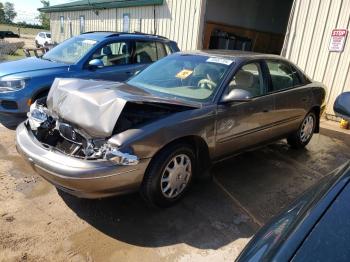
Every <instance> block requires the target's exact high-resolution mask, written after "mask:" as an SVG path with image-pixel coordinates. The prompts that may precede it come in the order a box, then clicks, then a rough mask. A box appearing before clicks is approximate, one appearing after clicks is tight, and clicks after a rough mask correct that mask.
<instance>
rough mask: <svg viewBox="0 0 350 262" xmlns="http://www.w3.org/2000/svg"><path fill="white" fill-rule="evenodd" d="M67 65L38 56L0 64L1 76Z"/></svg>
mask: <svg viewBox="0 0 350 262" xmlns="http://www.w3.org/2000/svg"><path fill="white" fill-rule="evenodd" d="M60 67H67V68H68V65H65V64H62V63H55V62H51V61H48V60H44V59H39V58H36V57H30V58H24V59H21V60H17V61H11V62H5V63H1V64H0V77H2V76H6V75H12V74H19V73H25V72H29V71H37V70H43V69H52V68H60Z"/></svg>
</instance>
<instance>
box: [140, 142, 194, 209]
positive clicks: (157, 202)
mask: <svg viewBox="0 0 350 262" xmlns="http://www.w3.org/2000/svg"><path fill="white" fill-rule="evenodd" d="M195 159H196V157H195V154H194V151H193V149H192V147H191V146H189V145H187V144H173V145H170V146H168V147H166V148H165V149H163V150H162V151H160V153H159V154H157V155H156V156H155V158H154V159H153V160H152V162H151V164H150V166H149V167H148V169H147V171H146V173H145V176H144V179H143V182H142V184H141V188H140V193H141V196H142V197H143V198H144V199H145V200H146V202H147V203H148V204H150V205H151V206H155V207H169V206H171V205H173V204H175V203H176V202H177V201H179V200H180V199H181V198H182V197H183V196H184V194H185V193H186V191H187V189H188V188H189V186H190V184H191V182H192V178H193V176H194V174H195V168H196V163H195ZM175 161H176V163H177V165H179V167H178V168H175V166H176V165H175ZM167 168H168V170H169V169H170V170H174V171H173V172H169V171H168V170H167ZM181 183H183V184H181ZM167 188H168V189H167ZM172 191H173V192H172Z"/></svg>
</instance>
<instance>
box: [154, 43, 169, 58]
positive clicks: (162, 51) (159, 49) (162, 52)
mask: <svg viewBox="0 0 350 262" xmlns="http://www.w3.org/2000/svg"><path fill="white" fill-rule="evenodd" d="M156 45H157V55H158V59H161V58H163V57H165V56H166V55H167V54H166V51H165V47H164V44H163V43H160V42H156Z"/></svg>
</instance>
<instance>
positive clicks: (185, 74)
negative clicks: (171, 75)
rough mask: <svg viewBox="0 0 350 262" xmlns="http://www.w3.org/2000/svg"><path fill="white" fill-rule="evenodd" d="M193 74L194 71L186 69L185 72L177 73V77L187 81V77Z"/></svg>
mask: <svg viewBox="0 0 350 262" xmlns="http://www.w3.org/2000/svg"><path fill="white" fill-rule="evenodd" d="M192 73H193V71H192V70H188V69H184V70H181V71H180V72H179V73H177V75H176V77H177V78H180V79H186V78H187V77H189V76H190V75H192Z"/></svg>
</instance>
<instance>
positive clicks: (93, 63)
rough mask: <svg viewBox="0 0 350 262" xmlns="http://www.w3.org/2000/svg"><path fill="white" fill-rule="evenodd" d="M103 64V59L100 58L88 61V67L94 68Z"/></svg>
mask: <svg viewBox="0 0 350 262" xmlns="http://www.w3.org/2000/svg"><path fill="white" fill-rule="evenodd" d="M104 66H105V65H104V64H103V61H102V60H101V59H92V60H91V61H90V62H89V69H96V68H102V67H104Z"/></svg>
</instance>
